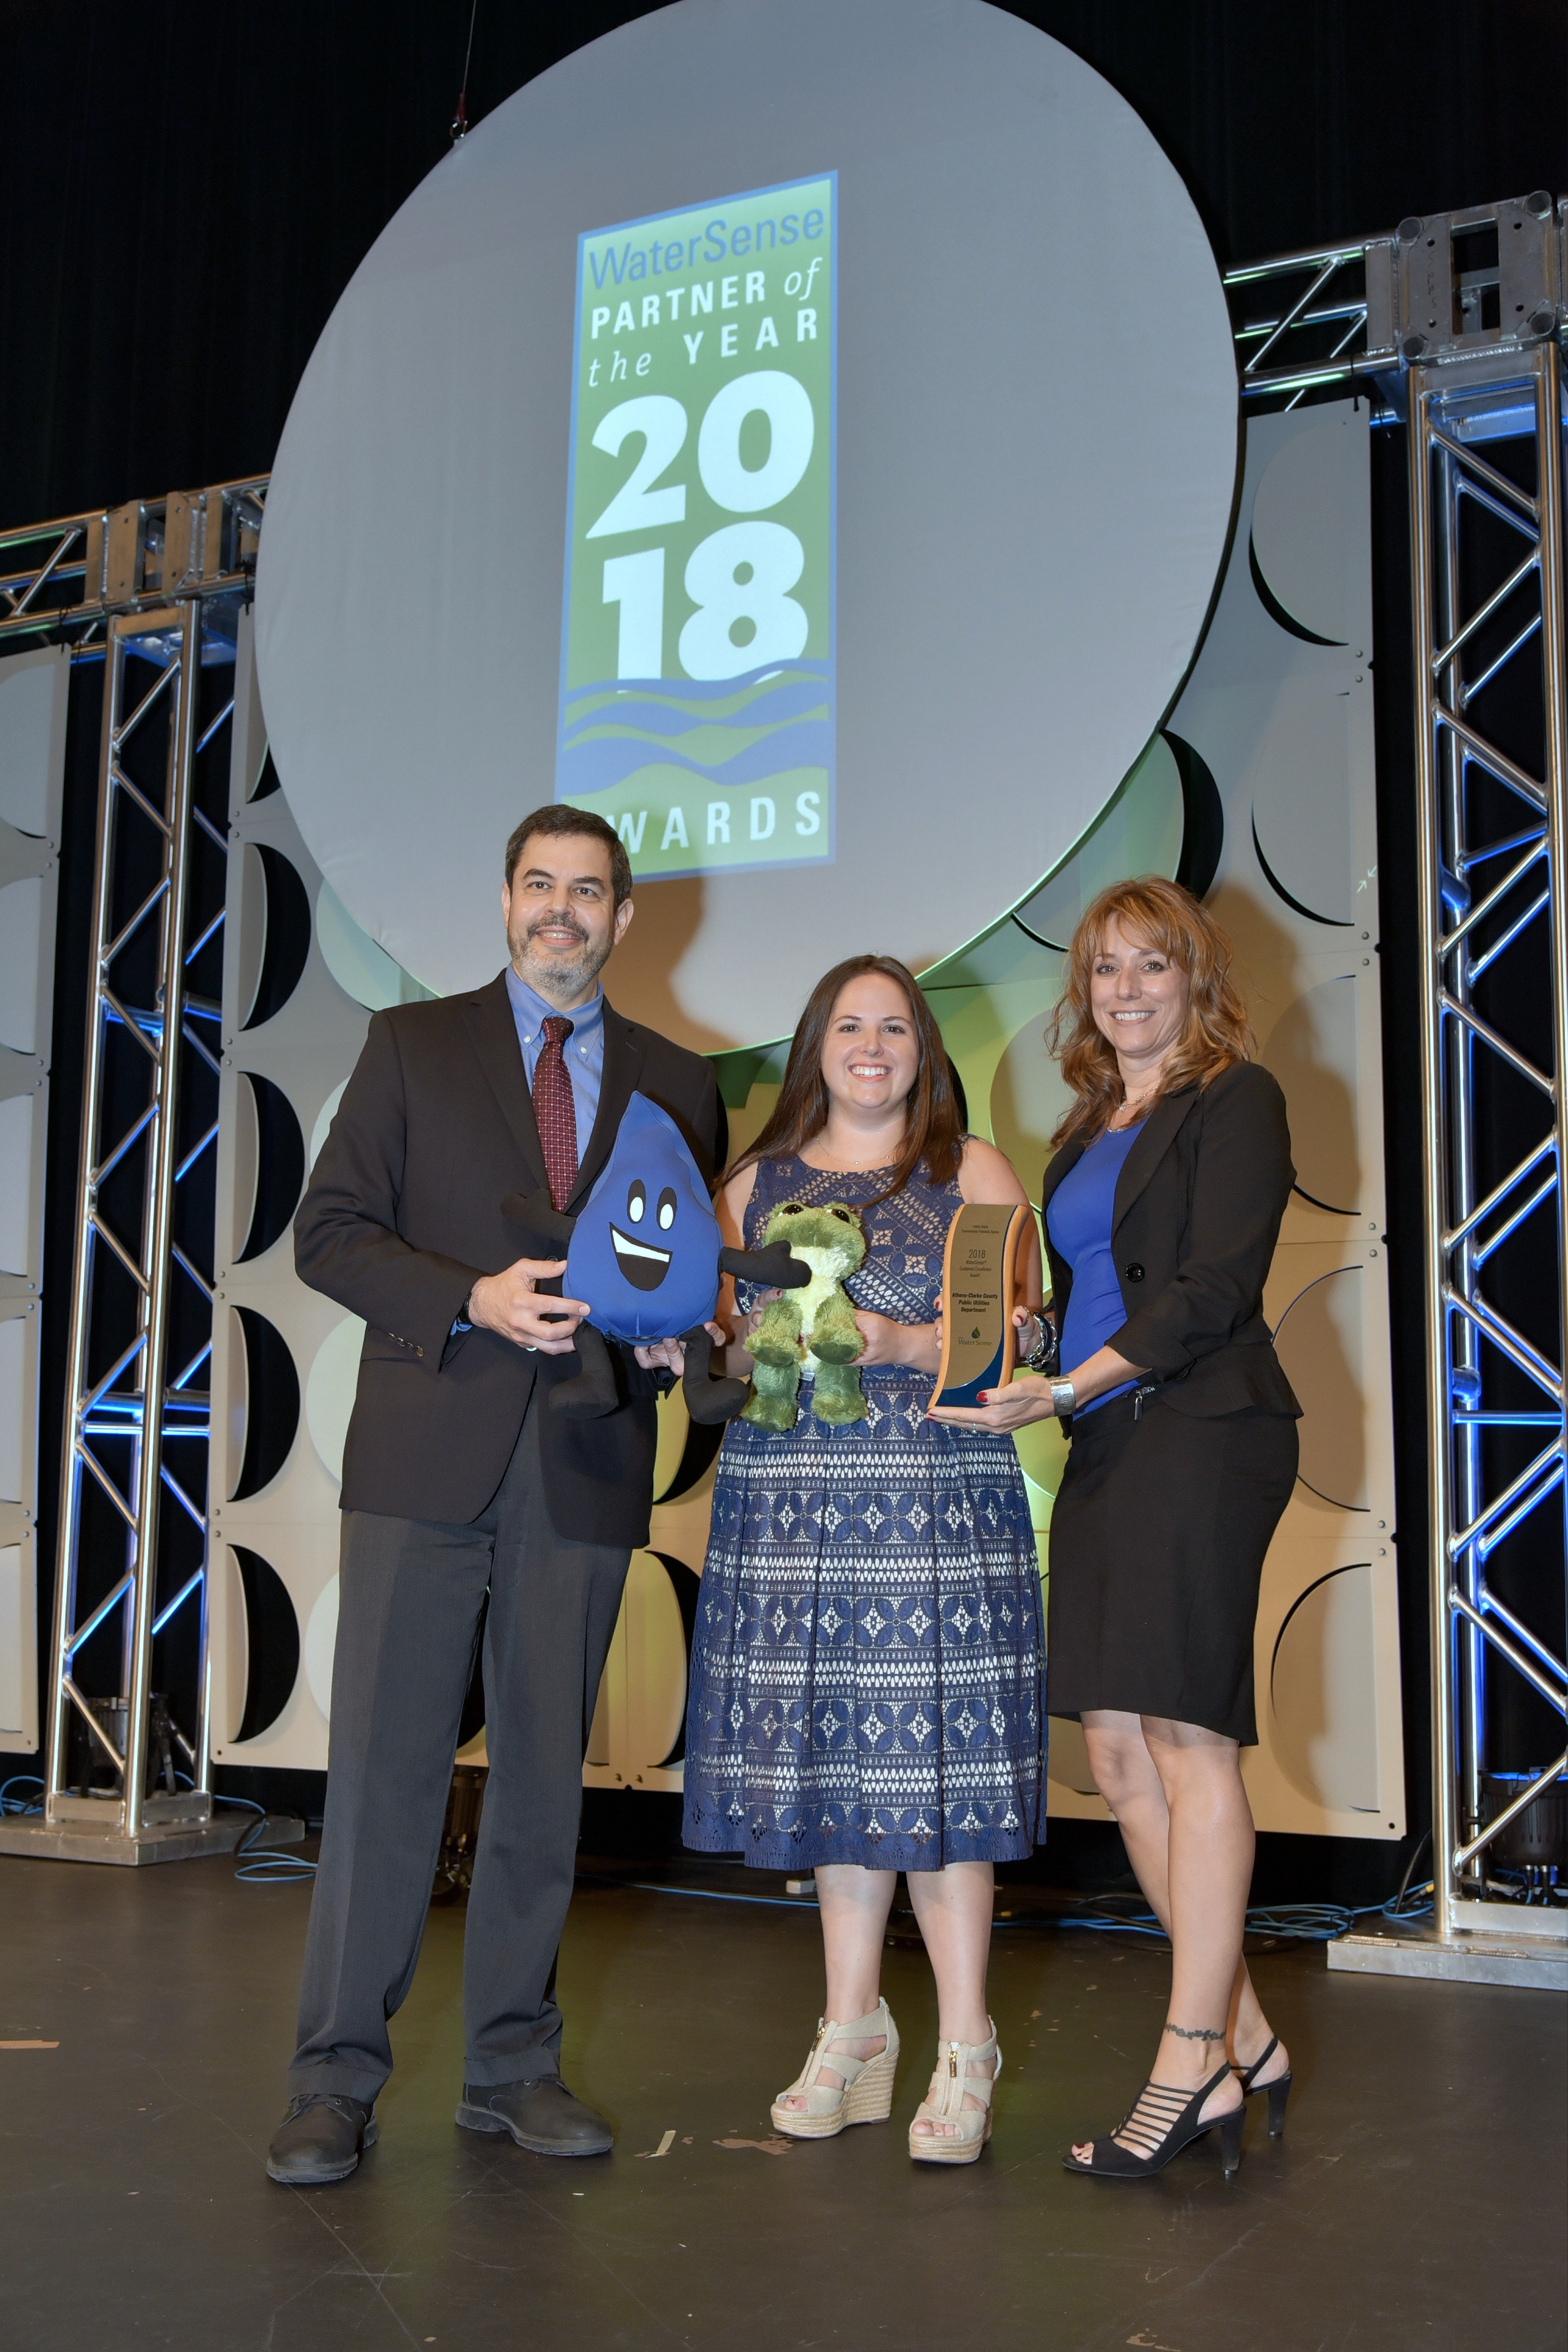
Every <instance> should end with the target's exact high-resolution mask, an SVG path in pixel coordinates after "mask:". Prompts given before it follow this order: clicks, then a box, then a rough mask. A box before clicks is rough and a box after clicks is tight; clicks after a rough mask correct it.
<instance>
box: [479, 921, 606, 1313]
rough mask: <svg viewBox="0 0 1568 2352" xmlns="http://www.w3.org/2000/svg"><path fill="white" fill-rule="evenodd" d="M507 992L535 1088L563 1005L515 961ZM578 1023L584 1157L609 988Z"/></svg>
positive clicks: (570, 1070) (577, 1083) (577, 1101)
mask: <svg viewBox="0 0 1568 2352" xmlns="http://www.w3.org/2000/svg"><path fill="white" fill-rule="evenodd" d="M506 992H507V996H508V999H509V1001H510V1004H511V1017H512V1019H513V1021H514V1022H515V1023H516V1024H517V1042H518V1044H519V1045H521V1048H522V1066H523V1070H524V1072H525V1073H526V1075H527V1078H528V1090H529V1093H530V1094H531V1093H532V1092H533V1073H534V1070H535V1068H536V1067H537V1066H538V1062H539V1055H540V1048H541V1047H542V1045H543V1044H544V1024H545V1022H546V1021H547V1020H548V1018H549V1017H550V1015H551V1014H552V1013H555V1012H557V1011H558V1010H559V1007H558V1006H556V1005H553V1004H547V1003H545V1001H544V999H543V997H542V996H541V995H539V994H538V993H537V992H535V991H534V990H533V989H531V988H530V986H529V984H528V982H527V981H526V980H520V979H519V978H518V976H517V974H516V972H515V971H513V970H512V968H511V966H510V964H508V966H507V968H506ZM563 1019H565V1020H567V1021H570V1023H571V1024H572V1034H571V1035H570V1037H568V1038H567V1040H566V1044H565V1047H564V1053H565V1060H566V1074H567V1076H568V1077H569V1078H570V1079H571V1081H572V1108H573V1109H574V1111H575V1113H576V1115H577V1158H578V1160H579V1162H581V1160H582V1158H583V1154H584V1152H585V1151H586V1150H587V1149H588V1138H589V1137H590V1136H591V1135H592V1134H593V1132H594V1120H595V1116H596V1114H597V1112H598V1108H599V1082H600V1080H601V1078H602V1077H603V1076H604V1070H605V992H604V990H603V989H602V988H601V989H596V990H595V992H594V997H593V1001H592V1003H588V1004H580V1005H579V1006H578V1007H577V1009H576V1011H575V1012H574V1013H565V1014H564V1015H563ZM473 1328H474V1327H473V1325H472V1324H471V1323H470V1322H468V1319H467V1318H466V1317H464V1316H462V1315H458V1316H455V1317H454V1318H453V1320H452V1328H451V1331H450V1333H449V1334H448V1337H449V1338H451V1339H456V1338H457V1336H458V1333H459V1332H460V1331H471V1330H472V1329H473Z"/></svg>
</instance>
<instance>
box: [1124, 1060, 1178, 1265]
mask: <svg viewBox="0 0 1568 2352" xmlns="http://www.w3.org/2000/svg"><path fill="white" fill-rule="evenodd" d="M1197 1103H1198V1086H1197V1081H1196V1079H1195V1078H1194V1081H1193V1083H1192V1085H1191V1086H1190V1087H1183V1088H1182V1090H1181V1092H1180V1093H1179V1094H1174V1095H1165V1096H1164V1097H1162V1099H1161V1100H1160V1101H1159V1102H1157V1103H1156V1104H1155V1105H1154V1108H1153V1109H1152V1111H1151V1112H1150V1113H1149V1116H1148V1118H1146V1119H1144V1120H1143V1122H1142V1125H1141V1126H1140V1128H1139V1129H1138V1139H1137V1141H1136V1142H1135V1143H1134V1144H1133V1146H1132V1149H1131V1151H1129V1153H1128V1155H1127V1157H1126V1159H1125V1160H1123V1161H1122V1163H1121V1175H1120V1176H1119V1177H1118V1178H1117V1180H1116V1203H1115V1210H1114V1213H1113V1214H1112V1217H1111V1221H1110V1230H1111V1232H1112V1233H1113V1234H1114V1233H1115V1231H1116V1229H1117V1227H1118V1226H1119V1225H1120V1224H1121V1222H1122V1220H1123V1219H1124V1218H1125V1216H1126V1215H1127V1213H1128V1211H1129V1210H1130V1209H1131V1206H1132V1203H1133V1202H1134V1201H1136V1199H1137V1198H1138V1195H1139V1194H1140V1192H1142V1190H1143V1188H1144V1186H1145V1185H1146V1184H1147V1183H1148V1181H1149V1179H1150V1177H1151V1176H1152V1174H1153V1173H1154V1171H1155V1169H1156V1168H1158V1166H1159V1165H1160V1162H1161V1160H1163V1158H1164V1156H1165V1154H1166V1152H1167V1151H1168V1150H1170V1148H1171V1146H1172V1144H1173V1142H1174V1140H1175V1139H1176V1136H1177V1133H1178V1132H1179V1130H1180V1129H1181V1128H1182V1127H1183V1126H1184V1123H1185V1121H1186V1120H1187V1118H1189V1117H1190V1116H1191V1114H1192V1113H1193V1111H1194V1109H1195V1108H1197Z"/></svg>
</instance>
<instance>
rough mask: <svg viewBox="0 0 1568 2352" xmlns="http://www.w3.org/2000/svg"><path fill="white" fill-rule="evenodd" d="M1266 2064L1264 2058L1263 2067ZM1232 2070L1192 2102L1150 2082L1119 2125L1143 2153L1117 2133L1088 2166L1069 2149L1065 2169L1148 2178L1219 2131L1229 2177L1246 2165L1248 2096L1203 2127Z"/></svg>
mask: <svg viewBox="0 0 1568 2352" xmlns="http://www.w3.org/2000/svg"><path fill="white" fill-rule="evenodd" d="M1262 2063H1263V2061H1262V2060H1261V2059H1259V2060H1258V2064H1259V2065H1261V2064H1262ZM1230 2072H1231V2067H1230V2062H1229V2060H1228V2059H1227V2060H1226V2063H1225V2064H1224V2065H1223V2066H1222V2067H1221V2068H1220V2069H1219V2072H1218V2073H1217V2074H1211V2075H1210V2076H1209V2079H1208V2081H1207V2082H1206V2083H1205V2084H1204V2085H1203V2087H1202V2088H1201V2089H1200V2090H1196V2091H1194V2093H1193V2095H1192V2096H1191V2097H1190V2098H1188V2097H1186V2096H1184V2094H1183V2093H1182V2092H1180V2091H1178V2090H1174V2089H1173V2088H1172V2086H1171V2084H1168V2083H1155V2082H1148V2083H1145V2084H1144V2085H1143V2088H1142V2090H1141V2091H1140V2092H1139V2094H1138V2096H1137V2098H1136V2099H1135V2100H1134V2101H1133V2103H1132V2105H1131V2109H1130V2110H1129V2112H1128V2113H1127V2115H1126V2116H1124V2117H1123V2119H1122V2121H1121V2123H1119V2124H1118V2125H1117V2126H1116V2131H1117V2132H1129V2133H1131V2136H1132V2137H1134V2138H1135V2139H1136V2140H1138V2141H1139V2142H1140V2144H1141V2146H1142V2153H1135V2152H1134V2150H1133V2149H1131V2148H1130V2147H1122V2146H1121V2141H1120V2140H1119V2139H1118V2138H1117V2137H1116V2133H1115V2132H1113V2133H1111V2135H1110V2137H1109V2138H1106V2139H1097V2140H1095V2141H1094V2143H1093V2153H1092V2155H1091V2156H1090V2158H1089V2162H1088V2163H1087V2164H1080V2163H1079V2160H1078V2158H1077V2157H1076V2156H1074V2155H1073V2153H1072V2151H1071V2149H1070V2148H1069V2149H1068V2153H1067V2155H1066V2156H1064V2157H1063V2158H1062V2166H1063V2169H1064V2170H1066V2171H1068V2172H1089V2173H1093V2174H1094V2175H1095V2176H1096V2177H1097V2178H1098V2179H1101V2180H1147V2179H1149V2177H1150V2176H1151V2174H1152V2173H1156V2172H1160V2171H1163V2168H1164V2167H1165V2166H1166V2165H1167V2164H1169V2163H1170V2161H1171V2158H1173V2156H1176V2155H1178V2154H1179V2153H1180V2151H1181V2150H1182V2149H1183V2148H1184V2147H1188V2146H1189V2145H1190V2143H1191V2142H1192V2141H1194V2139H1201V2138H1202V2137H1203V2135H1204V2134H1205V2132H1211V2131H1217V2132H1218V2133H1219V2145H1220V2157H1221V2160H1222V2161H1223V2163H1224V2165H1225V2170H1226V2179H1229V2178H1230V2176H1231V2174H1232V2173H1233V2172H1235V2171H1236V2169H1237V2167H1238V2166H1239V2164H1240V2162H1241V2126H1242V2119H1243V2117H1244V2116H1245V2115H1246V2113H1247V2100H1246V2097H1245V2095H1244V2096H1243V2098H1242V2101H1241V2104H1240V2105H1239V2106H1235V2107H1232V2108H1230V2109H1229V2111H1228V2112H1227V2113H1226V2114H1225V2115H1223V2116H1210V2118H1209V2120H1208V2122H1207V2123H1206V2124H1201V2123H1199V2121H1198V2116H1200V2114H1201V2113H1202V2112H1203V2105H1204V2101H1205V2099H1206V2098H1208V2097H1209V2096H1210V2095H1212V2094H1213V2093H1214V2092H1215V2091H1217V2090H1218V2088H1219V2086H1220V2084H1222V2083H1223V2082H1224V2081H1225V2080H1226V2076H1227V2075H1228V2074H1230Z"/></svg>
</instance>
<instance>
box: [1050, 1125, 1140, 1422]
mask: <svg viewBox="0 0 1568 2352" xmlns="http://www.w3.org/2000/svg"><path fill="white" fill-rule="evenodd" d="M1137 1135H1138V1129H1137V1128H1136V1127H1121V1128H1113V1129H1110V1128H1108V1129H1107V1130H1106V1131H1105V1133H1104V1134H1103V1135H1100V1136H1098V1137H1097V1138H1096V1139H1095V1140H1094V1142H1092V1143H1091V1144H1090V1145H1089V1149H1088V1150H1087V1151H1086V1152H1085V1153H1084V1155H1083V1157H1082V1159H1081V1160H1079V1163H1078V1166H1077V1167H1076V1168H1075V1169H1074V1170H1073V1171H1072V1173H1071V1174H1070V1175H1069V1176H1064V1177H1063V1179H1062V1181H1061V1182H1060V1183H1059V1184H1058V1186H1057V1189H1056V1191H1055V1192H1053V1193H1052V1195H1051V1200H1050V1205H1049V1207H1048V1208H1047V1211H1046V1223H1047V1227H1048V1228H1049V1231H1050V1236H1051V1241H1052V1243H1053V1244H1054V1246H1055V1248H1056V1251H1057V1255H1058V1256H1059V1257H1065V1258H1066V1260H1067V1262H1068V1265H1070V1266H1071V1268H1072V1296H1071V1297H1070V1298H1069V1299H1068V1311H1067V1319H1066V1321H1065V1322H1064V1324H1063V1325H1062V1345H1061V1366H1062V1374H1063V1377H1064V1378H1065V1377H1066V1376H1067V1374H1068V1372H1070V1371H1071V1370H1072V1368H1073V1366H1074V1365H1075V1364H1081V1363H1082V1362H1083V1360H1084V1359H1085V1358H1086V1357H1087V1356H1092V1355H1093V1354H1094V1352H1095V1350H1096V1349H1099V1348H1103V1347H1104V1345H1105V1343H1106V1341H1107V1340H1108V1339H1110V1335H1111V1333H1112V1332H1113V1331H1120V1330H1121V1326H1122V1325H1123V1324H1124V1323H1125V1322H1126V1320H1127V1309H1126V1307H1124V1306H1123V1305H1122V1303H1121V1284H1120V1282H1119V1281H1118V1280H1117V1278H1116V1260H1115V1257H1114V1256H1113V1255H1112V1253H1111V1247H1110V1240H1111V1224H1112V1221H1113V1219H1114V1217H1115V1214H1116V1180H1117V1178H1118V1177H1119V1176H1120V1175H1121V1168H1122V1163H1123V1161H1124V1160H1126V1158H1127V1155H1128V1153H1129V1152H1130V1151H1131V1149H1132V1146H1133V1143H1134V1141H1135V1140H1136V1139H1137ZM1136 1386H1137V1382H1136V1381H1122V1382H1121V1386H1120V1387H1118V1388H1114V1389H1107V1390H1106V1391H1105V1394H1104V1395H1103V1396H1098V1397H1096V1398H1094V1399H1093V1401H1092V1402H1090V1403H1089V1404H1086V1405H1080V1406H1079V1412H1080V1413H1082V1412H1095V1411H1096V1409H1097V1408H1098V1407H1099V1406H1100V1405H1102V1404H1109V1403H1110V1400H1111V1398H1112V1397H1116V1396H1124V1395H1125V1394H1126V1392H1127V1391H1128V1390H1129V1389H1131V1388H1135V1387H1136Z"/></svg>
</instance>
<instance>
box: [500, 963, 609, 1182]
mask: <svg viewBox="0 0 1568 2352" xmlns="http://www.w3.org/2000/svg"><path fill="white" fill-rule="evenodd" d="M506 992H507V995H508V997H509V998H510V1003H511V1017H512V1019H513V1021H514V1022H515V1023H516V1024H517V1042H518V1044H519V1045H521V1048H522V1066H523V1068H524V1070H525V1071H526V1072H527V1074H528V1090H529V1092H530V1094H531V1093H532V1092H533V1073H534V1071H535V1069H536V1068H537V1067H538V1065H539V1055H540V1049H541V1047H542V1045H543V1044H544V1024H545V1022H546V1021H547V1020H548V1019H549V1018H550V1016H551V1015H552V1013H559V1012H560V1007H559V1006H558V1005H554V1004H547V1003H545V1000H544V998H543V997H542V996H541V995H539V994H538V992H536V991H535V990H533V989H531V988H530V986H529V984H528V982H527V981H526V980H520V979H519V978H518V976H517V973H516V972H515V971H513V970H512V968H511V966H510V964H508V966H507V968H506ZM561 1018H562V1019H563V1020H565V1021H570V1023H571V1024H572V1034H571V1035H570V1037H568V1038H567V1040H566V1044H565V1047H564V1049H563V1050H564V1053H565V1058H566V1074H567V1076H569V1077H570V1079H571V1081H572V1108H573V1109H574V1111H575V1112H576V1114H577V1157H578V1159H579V1160H581V1159H582V1158H583V1155H584V1152H585V1151H586V1150H587V1149H588V1138H589V1137H590V1136H591V1135H592V1134H593V1132H594V1120H595V1116H596V1114H597V1112H598V1108H599V1085H600V1081H601V1079H602V1077H603V1076H604V1070H605V992H604V990H603V989H602V988H600V989H595V992H594V995H593V998H592V1001H591V1002H590V1003H587V1004H579V1005H578V1006H577V1007H576V1009H575V1010H574V1012H571V1013H562V1014H561Z"/></svg>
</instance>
